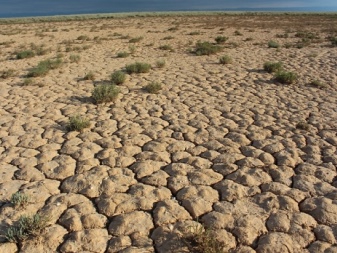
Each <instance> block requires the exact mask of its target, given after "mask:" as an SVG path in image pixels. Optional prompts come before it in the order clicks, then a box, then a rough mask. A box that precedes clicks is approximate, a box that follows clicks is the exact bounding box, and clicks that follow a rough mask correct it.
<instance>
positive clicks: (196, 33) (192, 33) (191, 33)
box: [187, 31, 201, 35]
mask: <svg viewBox="0 0 337 253" xmlns="http://www.w3.org/2000/svg"><path fill="white" fill-rule="evenodd" d="M200 34H201V33H200V32H198V31H194V32H190V33H188V34H187V35H200Z"/></svg>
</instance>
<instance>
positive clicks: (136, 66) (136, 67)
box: [125, 62, 151, 74]
mask: <svg viewBox="0 0 337 253" xmlns="http://www.w3.org/2000/svg"><path fill="white" fill-rule="evenodd" d="M150 69H151V65H150V64H148V63H143V62H136V63H133V64H129V65H126V67H125V70H126V72H127V73H128V74H133V73H147V72H149V71H150Z"/></svg>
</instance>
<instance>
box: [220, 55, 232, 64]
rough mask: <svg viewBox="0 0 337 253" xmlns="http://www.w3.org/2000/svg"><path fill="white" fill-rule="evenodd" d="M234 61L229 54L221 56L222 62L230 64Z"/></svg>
mask: <svg viewBox="0 0 337 253" xmlns="http://www.w3.org/2000/svg"><path fill="white" fill-rule="evenodd" d="M231 62H232V58H231V57H230V56H229V55H224V56H221V57H220V58H219V63H220V64H230V63H231Z"/></svg>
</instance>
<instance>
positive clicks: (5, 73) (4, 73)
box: [0, 69, 16, 79]
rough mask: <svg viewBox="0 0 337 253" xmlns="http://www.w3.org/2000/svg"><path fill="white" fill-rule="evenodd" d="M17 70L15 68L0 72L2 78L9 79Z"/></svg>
mask: <svg viewBox="0 0 337 253" xmlns="http://www.w3.org/2000/svg"><path fill="white" fill-rule="evenodd" d="M15 74H16V71H15V70H14V69H7V70H3V71H1V72H0V79H7V78H10V77H13V76H15Z"/></svg>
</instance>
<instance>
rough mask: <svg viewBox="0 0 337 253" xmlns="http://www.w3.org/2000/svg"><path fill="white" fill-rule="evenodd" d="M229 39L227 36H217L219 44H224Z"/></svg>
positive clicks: (216, 39) (216, 40)
mask: <svg viewBox="0 0 337 253" xmlns="http://www.w3.org/2000/svg"><path fill="white" fill-rule="evenodd" d="M227 40H228V37H225V36H217V37H216V38H215V42H216V43H217V44H223V43H225V42H226V41H227Z"/></svg>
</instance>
